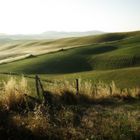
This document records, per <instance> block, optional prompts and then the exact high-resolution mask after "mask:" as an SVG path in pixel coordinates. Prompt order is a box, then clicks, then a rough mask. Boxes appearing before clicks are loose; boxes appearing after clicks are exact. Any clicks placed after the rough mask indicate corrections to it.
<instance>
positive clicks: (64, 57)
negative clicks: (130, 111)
mask: <svg viewBox="0 0 140 140" xmlns="http://www.w3.org/2000/svg"><path fill="white" fill-rule="evenodd" d="M37 44H38V45H39V46H40V45H41V46H42V45H43V46H45V47H46V48H47V45H50V44H51V46H52V47H55V48H56V47H58V48H59V49H60V50H59V51H57V52H54V53H47V54H43V55H38V56H32V57H29V58H26V59H24V60H19V61H15V62H12V63H7V64H1V65H0V72H16V73H25V74H70V73H75V72H78V73H80V72H86V71H87V73H86V75H88V73H91V74H90V77H91V79H92V73H96V74H97V73H98V71H103V73H104V76H101V75H102V74H101V75H100V74H97V75H95V74H93V75H94V77H95V78H96V79H103V80H105V81H109V80H113V76H112V77H111V76H110V74H112V73H114V74H115V75H116V77H117V75H118V77H117V78H116V79H114V80H116V81H117V79H124V78H126V80H127V79H128V78H127V77H126V76H125V75H126V74H125V72H124V73H123V75H120V73H119V72H120V70H117V69H124V68H125V69H127V68H129V67H130V69H129V70H128V71H127V74H129V73H131V72H132V73H133V70H134V71H135V69H133V68H134V67H138V68H137V73H134V75H135V77H136V76H137V75H139V74H140V69H139V67H140V32H129V33H110V34H103V35H98V36H88V37H79V38H67V39H59V40H56V41H50V42H48V41H46V42H45V41H40V42H37V41H36V42H32V44H31V43H29V44H28V43H26V45H22V47H25V46H26V47H27V48H28V47H30V46H32V47H34V49H35V50H36V48H39V46H37ZM78 45H80V46H79V47H76V48H74V46H78ZM35 46H36V48H35ZM68 46H71V49H67V50H65V49H64V47H68ZM16 47H17V46H16ZM45 47H44V48H45ZM46 48H45V49H46ZM112 70H114V71H112ZM95 71H96V72H95ZM110 71H112V72H110ZM122 76H123V77H124V78H121V77H122ZM131 78H133V76H131ZM88 79H90V78H88ZM122 81H123V80H122ZM129 81H130V80H129ZM133 81H138V80H136V79H135V80H133ZM131 83H132V82H131ZM134 83H136V85H137V84H138V82H134Z"/></svg>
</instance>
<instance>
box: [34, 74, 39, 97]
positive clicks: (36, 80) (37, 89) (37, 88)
mask: <svg viewBox="0 0 140 140" xmlns="http://www.w3.org/2000/svg"><path fill="white" fill-rule="evenodd" d="M35 84H36V92H37V96H38V97H40V92H39V85H38V76H37V75H36V76H35Z"/></svg>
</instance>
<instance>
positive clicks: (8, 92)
mask: <svg viewBox="0 0 140 140" xmlns="http://www.w3.org/2000/svg"><path fill="white" fill-rule="evenodd" d="M28 92H29V91H28V84H27V80H26V79H25V78H24V77H22V78H21V80H20V81H18V80H16V79H15V78H13V77H11V78H10V79H9V80H8V81H7V82H3V90H2V91H1V97H0V101H1V104H2V105H3V106H4V107H5V108H6V109H7V110H10V109H11V108H12V109H13V108H17V107H18V106H20V105H21V104H22V103H23V102H24V101H25V96H24V94H28Z"/></svg>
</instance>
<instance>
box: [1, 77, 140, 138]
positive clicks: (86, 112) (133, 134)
mask: <svg viewBox="0 0 140 140" xmlns="http://www.w3.org/2000/svg"><path fill="white" fill-rule="evenodd" d="M2 85H3V86H2V90H1V91H0V94H1V96H0V139H11V140H12V139H14V140H19V139H20V140H26V139H36V140H37V139H39V140H45V139H50V140H51V139H52V140H53V139H60V140H67V139H71V140H79V139H83V140H85V139H87V140H123V139H129V140H139V139H140V123H139V120H140V116H139V114H140V103H139V97H140V89H139V88H134V89H119V88H117V87H116V85H115V83H114V82H112V83H111V84H110V85H106V84H104V83H101V82H99V83H98V84H94V85H93V84H91V83H90V82H81V84H80V87H79V88H80V89H79V93H78V94H77V91H76V88H75V83H70V82H65V83H63V84H62V83H61V84H53V85H44V83H43V85H44V88H45V89H46V90H48V91H50V93H52V97H53V100H54V106H52V107H50V106H49V105H46V106H45V105H44V104H41V103H40V104H39V103H38V104H35V105H34V107H33V108H32V109H28V108H27V106H26V102H27V101H28V100H27V99H26V98H25V94H28V95H30V92H31V91H30V90H29V87H28V83H27V81H26V79H25V78H24V77H22V78H21V80H20V81H19V80H16V79H14V78H10V79H9V81H7V82H3V84H2ZM36 98H37V97H36ZM106 98H109V99H110V100H112V99H114V98H115V99H116V98H117V99H119V100H120V99H121V101H122V102H123V101H124V100H123V99H136V102H135V101H134V102H133V103H132V104H131V102H127V103H126V104H125V102H124V105H123V104H119V102H116V104H117V106H113V105H112V104H108V105H107V106H106V105H105V104H102V103H101V102H98V104H93V105H88V103H89V102H91V101H93V102H95V101H97V100H102V102H104V101H105V99H106ZM128 101H129V100H128ZM137 101H138V102H137ZM61 103H62V104H61ZM83 103H87V104H86V105H85V104H83ZM75 104H76V105H75ZM23 106H24V107H23ZM19 110H20V112H19Z"/></svg>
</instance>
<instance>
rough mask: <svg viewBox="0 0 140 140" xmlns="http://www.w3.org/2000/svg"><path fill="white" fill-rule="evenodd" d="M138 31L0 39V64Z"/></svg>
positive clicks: (118, 38)
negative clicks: (52, 37) (56, 37)
mask: <svg viewBox="0 0 140 140" xmlns="http://www.w3.org/2000/svg"><path fill="white" fill-rule="evenodd" d="M137 34H139V32H130V33H110V34H102V35H96V36H87V37H73V38H64V39H58V40H11V41H9V40H8V41H4V42H1V41H0V64H2V63H6V62H7V63H8V62H12V61H15V60H19V59H20V57H21V58H27V57H30V56H33V55H35V56H36V55H41V54H45V53H48V52H56V51H59V50H61V49H69V48H75V47H80V46H86V45H91V44H97V43H104V42H111V41H118V40H122V39H127V38H130V37H131V36H137Z"/></svg>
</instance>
